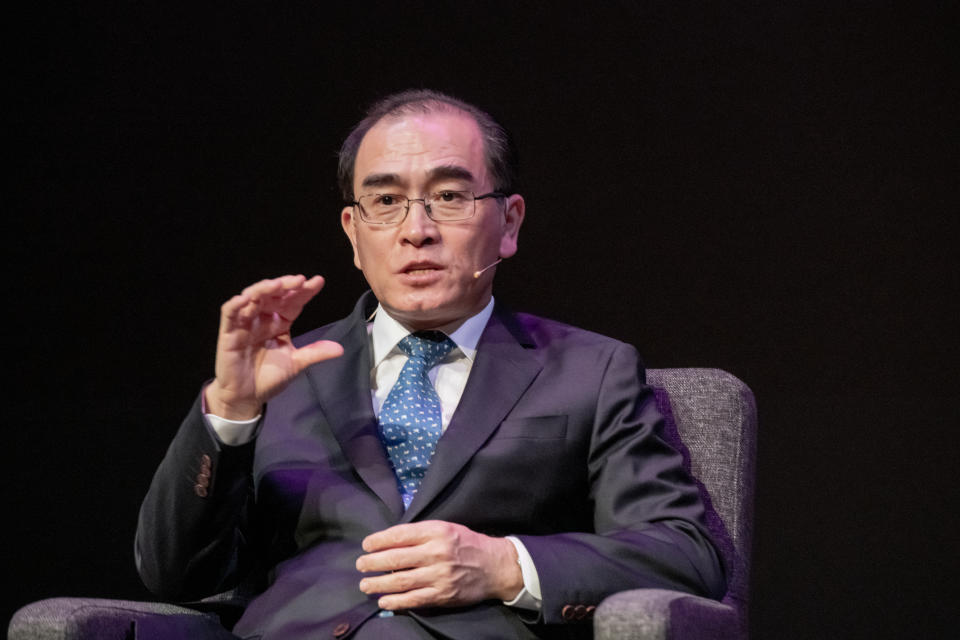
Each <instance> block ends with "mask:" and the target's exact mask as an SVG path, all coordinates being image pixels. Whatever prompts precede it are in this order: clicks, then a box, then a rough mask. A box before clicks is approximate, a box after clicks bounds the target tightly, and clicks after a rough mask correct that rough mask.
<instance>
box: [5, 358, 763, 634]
mask: <svg viewBox="0 0 960 640" xmlns="http://www.w3.org/2000/svg"><path fill="white" fill-rule="evenodd" d="M647 378H648V383H649V384H650V385H651V386H653V387H654V389H655V391H656V397H657V403H658V406H659V407H660V410H661V412H662V413H663V414H664V416H665V417H666V420H667V430H666V435H667V438H668V440H670V442H671V444H673V445H674V446H675V447H676V448H678V449H679V450H680V451H681V452H682V453H683V455H684V459H685V461H686V462H687V463H688V464H689V465H690V469H691V471H692V472H693V475H694V476H695V477H696V478H697V480H698V482H699V484H700V487H701V494H702V495H703V497H704V500H705V502H706V505H707V519H708V525H709V527H710V531H711V533H712V534H713V536H714V540H716V542H717V544H718V546H719V548H720V552H721V554H722V555H723V557H724V560H725V561H726V563H727V568H728V575H729V587H728V591H727V595H726V596H725V597H724V599H723V601H722V602H716V601H713V600H708V599H705V598H698V597H695V596H691V595H688V594H684V593H679V592H671V591H664V590H660V589H637V590H633V591H625V592H623V593H618V594H615V595H613V596H611V597H609V598H607V599H606V600H605V601H604V602H603V603H601V605H600V606H599V607H598V608H597V610H596V615H595V617H594V633H595V636H596V638H597V640H705V639H707V638H717V639H719V638H731V639H732V638H745V637H746V634H747V604H748V595H749V573H750V545H751V527H752V523H753V478H754V458H755V444H756V427H757V419H756V407H755V404H754V398H753V394H752V393H751V391H750V389H749V388H748V387H747V386H746V385H745V384H743V383H742V382H741V381H740V380H738V379H737V378H735V377H734V376H732V375H730V374H729V373H726V372H724V371H721V370H719V369H650V370H648V371H647ZM243 602H244V598H243V596H242V594H239V593H237V592H233V593H230V594H226V595H224V596H219V597H214V598H210V599H207V600H204V601H202V602H198V603H190V604H189V605H184V606H178V605H171V604H164V603H151V602H130V601H124V600H104V599H94V598H51V599H48V600H41V601H39V602H34V603H32V604H29V605H27V606H25V607H23V608H22V609H20V610H19V611H18V612H17V613H16V614H14V616H13V618H12V619H11V621H10V626H9V629H8V638H9V640H94V639H96V640H114V639H115V640H154V639H160V638H191V639H196V640H205V639H209V640H214V639H218V638H219V639H223V638H231V637H233V636H231V635H230V634H227V633H226V632H225V628H229V627H231V626H232V623H233V621H235V620H236V617H237V612H238V611H239V610H241V608H242V606H243Z"/></svg>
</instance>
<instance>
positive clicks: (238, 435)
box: [203, 413, 260, 447]
mask: <svg viewBox="0 0 960 640" xmlns="http://www.w3.org/2000/svg"><path fill="white" fill-rule="evenodd" d="M203 416H204V417H205V418H206V419H207V422H208V423H210V426H211V427H213V432H214V433H215V434H217V438H219V439H220V442H222V443H223V444H226V445H230V446H233V447H236V446H239V445H241V444H246V443H248V442H250V441H251V440H253V439H254V438H255V437H256V435H257V425H258V424H259V423H260V416H257V417H256V418H251V419H250V420H228V419H227V418H221V417H220V416H215V415H213V414H212V413H205V414H203Z"/></svg>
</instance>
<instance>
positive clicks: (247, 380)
mask: <svg viewBox="0 0 960 640" xmlns="http://www.w3.org/2000/svg"><path fill="white" fill-rule="evenodd" d="M322 288H323V278H321V277H320V276H313V277H312V278H310V279H309V280H308V279H307V278H306V277H304V276H302V275H296V276H282V277H280V278H272V279H268V280H261V281H260V282H257V283H256V284H252V285H250V286H249V287H247V288H246V289H244V290H243V292H242V293H240V294H239V295H236V296H234V297H233V298H231V299H230V300H227V301H226V302H225V303H224V304H223V306H222V307H221V308H220V334H219V337H218V338H217V360H216V379H215V380H214V381H213V382H212V383H210V384H209V385H208V386H207V388H206V392H205V393H206V400H207V411H209V412H210V413H213V414H214V415H217V416H220V417H221V418H228V419H231V420H246V419H250V418H253V417H255V416H256V415H257V414H259V413H260V412H261V409H262V406H263V403H264V402H266V401H267V400H269V399H270V398H271V397H273V396H275V395H276V394H278V393H280V391H282V390H283V388H284V387H285V386H286V385H287V383H288V382H290V380H291V379H293V377H294V376H296V375H297V374H298V373H300V372H301V371H303V369H305V368H306V367H308V366H310V365H311V364H314V363H317V362H320V361H322V360H327V359H330V358H336V357H338V356H340V355H342V354H343V347H341V346H340V345H339V344H337V343H336V342H331V341H329V340H320V341H317V342H314V343H312V344H309V345H305V346H303V347H300V348H299V349H297V348H295V347H294V346H293V344H292V342H291V341H290V325H291V324H293V321H294V320H296V318H297V316H299V315H300V312H301V311H302V310H303V307H304V305H305V304H306V303H307V302H309V301H310V299H311V298H313V296H315V295H316V294H317V293H318V292H319V291H320V289H322Z"/></svg>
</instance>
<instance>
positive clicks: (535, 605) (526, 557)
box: [503, 536, 543, 612]
mask: <svg viewBox="0 0 960 640" xmlns="http://www.w3.org/2000/svg"><path fill="white" fill-rule="evenodd" d="M507 540H509V541H510V542H511V543H513V546H514V548H516V550H517V562H518V563H520V573H521V574H522V575H523V589H521V590H520V593H518V594H517V595H516V597H515V598H514V599H513V600H510V601H509V602H507V601H504V603H503V604H505V605H507V606H508V607H517V608H518V609H528V610H530V611H538V612H539V611H540V607H542V606H543V597H542V596H541V594H540V577H539V576H538V575H537V567H536V566H534V564H533V558H531V557H530V552H529V551H527V548H526V547H525V546H523V543H522V542H520V541H519V540H518V539H517V538H514V537H513V536H507Z"/></svg>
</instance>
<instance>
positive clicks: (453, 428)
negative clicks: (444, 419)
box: [394, 307, 541, 522]
mask: <svg viewBox="0 0 960 640" xmlns="http://www.w3.org/2000/svg"><path fill="white" fill-rule="evenodd" d="M533 346H534V345H533V341H532V340H531V339H530V337H529V336H528V335H527V333H526V332H525V331H524V330H523V329H522V327H520V326H519V325H517V324H516V323H515V322H514V319H513V316H511V315H510V314H509V313H507V312H505V311H503V310H502V309H500V308H499V307H497V308H495V310H494V313H493V315H492V316H490V321H489V322H488V323H487V327H486V329H485V330H484V332H483V335H482V337H481V338H480V342H479V344H478V345H477V357H476V359H475V360H474V363H473V367H472V369H471V371H470V377H469V379H468V380H467V386H466V388H465V389H464V391H463V396H462V397H461V399H460V404H459V405H458V406H457V410H456V411H455V412H454V414H453V418H452V419H451V420H450V424H449V426H448V427H447V430H446V431H445V432H444V434H443V436H442V437H441V438H440V441H439V442H438V443H437V449H436V452H435V453H434V456H433V459H432V461H431V462H430V468H429V469H428V471H427V474H426V475H425V476H424V479H423V484H421V485H420V489H419V490H418V491H417V495H416V496H415V497H414V499H413V502H412V503H410V507H409V508H408V509H407V511H406V513H405V514H404V515H403V518H402V520H401V522H409V521H411V520H413V519H414V518H415V517H416V516H417V515H418V514H419V513H421V512H422V511H423V509H424V508H425V507H426V506H427V505H428V504H429V503H430V501H431V500H433V499H434V498H436V497H437V496H438V495H439V494H440V492H441V491H442V490H443V488H444V487H445V486H446V485H447V484H448V483H449V482H450V481H451V480H452V479H453V478H454V476H456V475H457V473H459V472H460V470H461V469H462V468H463V466H464V465H465V464H466V463H467V462H468V461H469V460H470V458H472V457H473V455H474V454H475V453H476V452H477V450H478V449H480V447H482V446H483V444H484V443H485V442H486V441H487V439H488V438H489V437H490V434H492V433H493V432H494V430H496V428H497V427H498V426H499V425H500V422H501V421H502V420H503V419H504V418H505V417H506V416H507V414H508V413H509V412H510V410H511V409H512V408H513V406H514V405H515V404H516V403H517V400H519V399H520V396H522V395H523V393H524V392H525V391H526V390H527V388H528V387H529V386H530V383H532V382H533V380H534V378H536V377H537V374H538V373H539V372H540V369H541V365H540V363H539V362H538V361H537V359H536V358H535V357H534V356H533V355H532V351H531V350H529V348H531V347H533ZM394 490H395V491H396V488H394Z"/></svg>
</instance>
